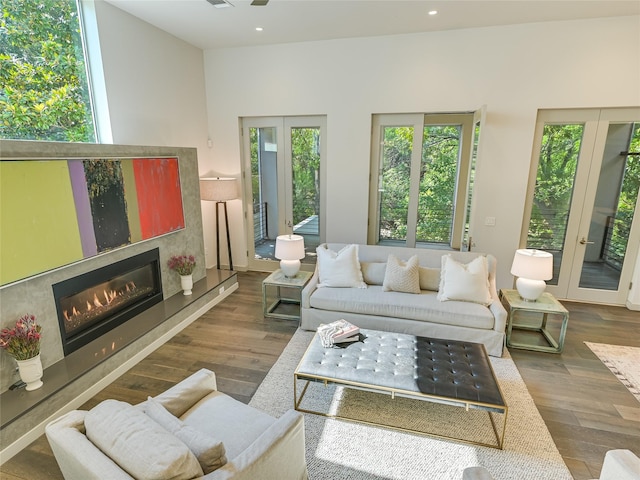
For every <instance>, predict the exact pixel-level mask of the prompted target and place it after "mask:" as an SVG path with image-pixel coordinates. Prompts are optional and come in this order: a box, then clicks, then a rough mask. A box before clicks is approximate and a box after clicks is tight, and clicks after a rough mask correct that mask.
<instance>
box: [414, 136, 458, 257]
mask: <svg viewBox="0 0 640 480" xmlns="http://www.w3.org/2000/svg"><path fill="white" fill-rule="evenodd" d="M461 135H462V126H461V125H425V127H424V132H423V143H422V163H421V168H420V194H419V197H418V216H417V232H416V243H417V244H420V243H422V244H439V243H441V244H445V245H449V244H450V243H451V234H452V229H453V224H454V222H453V215H454V199H455V192H456V177H457V174H458V162H459V158H460V143H461ZM425 246H426V245H425Z"/></svg>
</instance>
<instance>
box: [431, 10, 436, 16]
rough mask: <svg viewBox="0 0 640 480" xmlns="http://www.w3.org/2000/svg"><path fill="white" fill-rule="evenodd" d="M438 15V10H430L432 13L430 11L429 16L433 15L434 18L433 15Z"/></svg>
mask: <svg viewBox="0 0 640 480" xmlns="http://www.w3.org/2000/svg"><path fill="white" fill-rule="evenodd" d="M437 14H438V11H437V10H430V11H429V15H432V16H433V15H437Z"/></svg>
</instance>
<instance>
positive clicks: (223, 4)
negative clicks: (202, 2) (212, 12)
mask: <svg viewBox="0 0 640 480" xmlns="http://www.w3.org/2000/svg"><path fill="white" fill-rule="evenodd" d="M207 2H209V3H210V4H211V5H213V6H214V7H216V8H227V7H233V5H232V4H231V3H229V2H227V1H226V0H207Z"/></svg>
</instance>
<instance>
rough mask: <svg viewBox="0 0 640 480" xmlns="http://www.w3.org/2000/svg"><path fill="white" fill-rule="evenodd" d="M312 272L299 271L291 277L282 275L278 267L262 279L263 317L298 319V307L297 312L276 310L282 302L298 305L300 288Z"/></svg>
mask: <svg viewBox="0 0 640 480" xmlns="http://www.w3.org/2000/svg"><path fill="white" fill-rule="evenodd" d="M312 275H313V273H312V272H303V271H300V272H298V273H297V274H296V276H295V277H293V278H288V277H285V276H284V273H282V270H280V269H278V270H276V271H275V272H273V273H272V274H271V275H269V276H268V277H267V278H265V279H264V280H263V281H262V313H263V314H264V316H265V317H272V318H284V319H289V320H300V309H298V310H297V314H293V313H284V312H280V313H279V312H278V311H277V310H278V307H279V306H280V305H282V304H294V305H300V298H301V294H302V289H303V288H304V286H305V285H306V284H307V282H308V281H309V280H310V279H311V276H312Z"/></svg>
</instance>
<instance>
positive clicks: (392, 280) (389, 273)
mask: <svg viewBox="0 0 640 480" xmlns="http://www.w3.org/2000/svg"><path fill="white" fill-rule="evenodd" d="M382 290H383V291H384V292H404V293H420V273H419V265H418V256H417V255H414V256H413V257H411V258H410V259H409V260H407V261H406V262H403V261H402V260H400V259H399V258H398V257H396V256H395V255H393V254H389V258H388V259H387V269H386V271H385V274H384V282H383V283H382Z"/></svg>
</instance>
